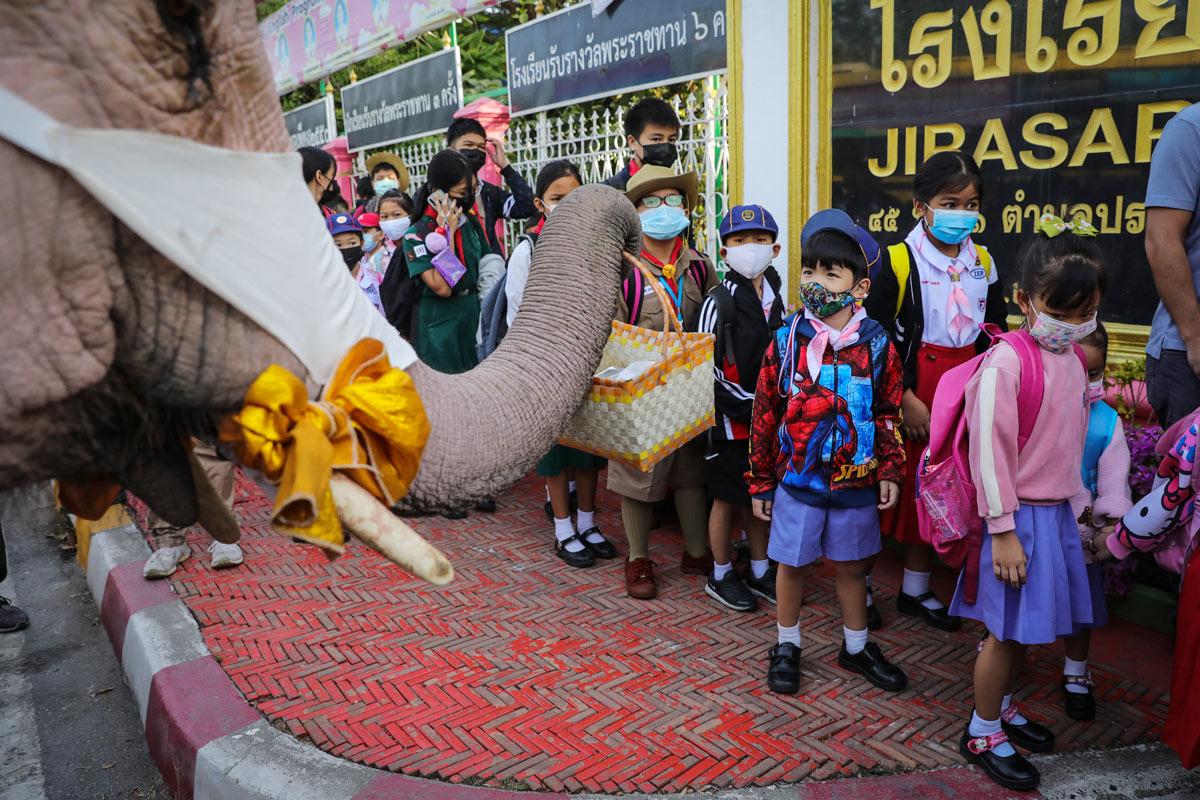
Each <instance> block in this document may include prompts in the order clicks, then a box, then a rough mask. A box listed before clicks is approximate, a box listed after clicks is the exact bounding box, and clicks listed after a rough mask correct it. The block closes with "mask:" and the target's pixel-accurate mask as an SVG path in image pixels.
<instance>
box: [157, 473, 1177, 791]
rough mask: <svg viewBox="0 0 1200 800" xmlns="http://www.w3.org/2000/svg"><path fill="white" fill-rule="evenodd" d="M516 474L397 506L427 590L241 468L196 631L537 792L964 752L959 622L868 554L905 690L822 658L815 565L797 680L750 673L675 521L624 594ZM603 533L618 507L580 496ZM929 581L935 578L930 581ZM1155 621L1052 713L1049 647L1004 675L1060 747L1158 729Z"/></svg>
mask: <svg viewBox="0 0 1200 800" xmlns="http://www.w3.org/2000/svg"><path fill="white" fill-rule="evenodd" d="M543 497H544V495H543V492H542V488H541V484H540V483H539V481H538V480H537V479H536V478H533V477H530V478H527V479H526V480H524V481H522V482H521V483H519V484H518V485H517V486H515V487H514V488H513V489H512V490H510V491H509V492H507V493H505V494H504V495H503V496H502V497H501V498H500V501H499V505H500V508H499V511H498V513H496V514H495V515H478V514H473V515H472V516H471V517H470V518H469V519H467V520H464V521H460V522H450V521H446V520H443V519H440V518H435V519H428V520H425V519H422V520H416V527H417V528H418V529H420V530H421V532H422V533H423V534H424V535H426V536H427V537H428V538H429V539H430V540H431V541H432V542H434V543H435V544H437V546H438V547H440V548H442V550H443V551H444V552H445V553H446V554H447V555H448V556H449V557H450V559H451V560H452V561H453V562H454V565H455V569H456V571H457V577H456V579H455V580H454V582H453V583H452V584H451V585H450V586H448V587H445V588H441V589H439V588H434V587H431V586H429V585H427V584H424V583H421V582H419V581H416V580H414V579H412V578H411V577H409V576H408V575H407V574H406V573H404V572H402V571H400V570H399V569H398V568H396V567H394V566H392V565H390V564H387V563H386V562H384V561H382V559H380V558H379V557H378V556H376V555H375V554H373V553H371V552H369V551H367V550H366V549H365V548H363V547H361V546H357V545H356V546H351V548H350V549H349V552H348V553H347V555H346V556H345V557H343V558H342V559H340V560H338V561H337V562H334V563H332V564H330V563H329V562H327V561H326V560H325V558H324V557H323V556H321V555H320V554H318V553H317V552H316V551H315V550H313V549H310V548H305V547H303V546H301V545H296V544H293V543H292V542H291V541H289V540H288V539H285V538H283V537H280V536H278V535H276V534H274V533H272V532H271V531H270V530H269V529H268V526H267V522H266V520H267V517H268V514H269V506H268V504H267V501H266V499H265V498H264V497H263V496H262V495H261V494H260V493H259V492H258V490H257V489H256V488H254V487H253V486H252V485H250V484H248V483H246V482H239V488H238V498H239V502H238V504H237V513H238V516H239V517H240V518H241V520H242V522H243V525H244V528H245V536H244V538H243V542H242V545H243V548H244V549H245V551H246V563H245V565H244V566H242V567H241V568H239V569H233V570H226V571H220V572H214V571H213V570H212V569H211V568H210V567H209V565H208V558H207V553H204V552H203V551H204V548H205V547H206V546H207V544H208V539H207V537H206V536H205V535H204V534H203V533H202V532H199V531H193V532H192V533H191V535H190V536H189V542H190V543H191V546H192V548H193V549H194V550H195V551H196V556H198V557H194V558H192V559H191V560H189V561H188V562H187V563H186V564H184V565H183V566H182V567H181V568H180V570H179V572H177V573H176V575H175V577H174V578H173V581H174V583H175V586H176V588H177V590H178V591H179V593H180V594H181V595H182V596H183V598H184V600H185V602H186V603H187V605H188V606H189V607H190V608H191V609H192V611H193V613H194V614H195V615H196V617H197V619H198V620H199V622H200V626H201V630H202V632H203V635H204V638H205V641H206V642H207V643H208V646H209V648H210V649H211V650H212V652H213V654H214V655H215V657H216V658H217V660H218V661H220V662H221V664H222V665H223V666H224V668H225V669H226V670H227V671H228V672H229V675H230V676H231V677H232V679H233V681H234V682H235V683H236V685H237V686H238V688H239V689H240V690H241V691H242V692H243V693H245V695H246V697H247V698H248V699H249V700H250V702H251V703H253V704H254V705H255V706H256V707H257V708H258V710H259V711H261V712H262V713H263V714H265V715H266V716H267V717H268V718H269V719H270V720H271V721H272V723H273V724H274V725H275V726H276V727H278V728H280V729H283V730H287V731H290V732H291V733H292V734H294V735H295V736H297V737H300V738H301V739H304V740H308V741H311V742H312V743H313V744H315V745H317V746H318V747H320V748H322V749H324V750H326V751H328V752H329V753H332V754H334V755H337V756H340V757H343V758H346V759H349V760H352V761H357V762H360V763H363V764H368V765H370V766H374V767H380V768H383V769H389V770H394V771H398V772H405V773H409V774H413V775H421V776H426V777H436V778H442V779H445V780H449V781H453V782H462V781H467V782H476V783H478V782H483V783H488V784H492V785H499V786H506V787H528V788H532V789H549V790H555V791H562V790H566V791H593V792H633V791H643V792H656V791H657V792H666V791H680V790H683V789H686V788H701V787H706V786H715V787H741V786H751V785H766V784H771V783H775V782H779V781H798V780H802V779H821V778H829V777H836V776H845V775H855V774H859V773H874V772H889V771H898V770H916V769H928V768H932V767H938V766H944V765H954V764H958V763H960V760H959V757H958V755H957V754H956V747H957V738H958V736H959V735H960V732H961V730H962V725H963V721H964V719H965V718H966V717H967V715H968V714H969V713H970V710H971V706H970V698H969V694H968V692H969V686H970V679H971V664H972V661H973V659H974V655H975V648H974V644H975V641H976V639H977V637H978V629H977V628H975V627H974V626H973V625H968V626H964V630H962V631H960V632H958V633H956V634H945V633H941V632H939V631H935V630H932V629H930V628H927V627H925V626H923V625H920V624H919V623H917V622H916V621H915V620H912V619H911V618H908V617H902V616H900V615H899V614H897V613H896V612H895V610H894V606H893V605H892V603H891V598H892V597H894V593H895V584H896V580H895V578H896V573H897V571H898V567H897V565H896V564H895V563H894V560H893V559H890V558H888V557H887V556H886V555H885V557H884V558H882V559H881V565H880V569H878V570H877V576H876V584H877V587H878V588H877V596H879V597H881V598H883V602H882V606H883V609H884V612H885V617H886V619H887V626H886V627H885V628H884V630H882V631H880V632H879V633H878V634H875V638H876V639H877V640H878V641H879V642H880V644H881V645H882V647H883V648H884V650H885V652H887V653H888V655H889V656H890V657H892V658H893V659H894V660H895V661H897V662H898V663H900V664H901V665H903V666H904V667H905V669H906V670H907V671H908V673H909V676H910V684H909V688H908V689H907V690H905V691H904V692H902V693H901V694H900V695H899V696H891V695H888V694H885V693H883V692H881V691H879V690H877V689H874V688H873V687H871V686H869V685H868V684H867V683H865V681H863V680H861V679H860V678H857V677H855V676H851V675H849V674H847V673H845V672H843V671H842V670H840V669H839V668H838V667H837V666H836V664H835V660H836V654H837V649H838V646H839V644H840V634H841V628H840V620H839V619H838V617H837V614H836V598H835V595H834V592H833V580H832V576H831V574H830V573H829V571H828V570H825V569H821V570H818V574H817V575H816V576H815V577H814V579H813V580H812V582H811V585H810V587H809V588H808V591H807V594H806V598H805V601H806V602H805V607H804V613H803V616H802V619H801V625H802V629H803V631H804V637H805V646H804V659H805V660H804V669H805V679H804V683H803V685H802V687H801V688H802V693H801V694H799V695H797V696H795V697H782V696H778V695H773V694H771V693H770V692H769V691H767V689H766V686H765V681H764V673H765V667H766V665H765V652H766V649H767V648H768V647H769V646H770V645H771V644H773V642H774V618H773V616H772V615H771V613H770V611H765V610H764V611H759V612H757V613H754V614H747V615H738V614H734V613H732V612H727V611H725V610H723V609H721V608H719V607H717V606H716V605H715V604H714V603H713V602H712V601H711V600H709V599H708V598H707V597H705V596H704V594H703V590H702V585H703V578H699V577H687V576H683V575H681V574H680V573H679V570H678V564H679V557H680V553H681V547H680V541H679V536H678V534H677V532H675V531H674V530H671V529H669V530H667V531H659V532H656V533H655V534H654V535H653V536H652V545H651V550H652V556H653V558H654V560H655V562H656V563H657V565H658V573H657V574H658V576H659V592H660V593H659V598H658V600H656V601H652V602H639V601H635V600H630V599H629V598H627V597H625V596H624V591H623V585H622V577H621V561H619V560H617V561H610V562H600V563H599V564H598V565H597V566H596V567H593V568H591V569H586V570H576V569H571V568H570V567H567V566H566V565H564V564H563V563H562V562H561V561H559V560H558V559H557V558H556V557H555V556H554V555H553V553H552V549H551V544H550V543H551V541H552V534H551V531H550V527H549V525H548V524H547V522H546V518H545V516H544V514H543V511H542V502H543ZM599 519H600V521H601V523H602V524H603V526H604V527H605V529H606V530H608V531H610V532H611V533H612V534H614V535H613V536H612V537H611V538H612V539H613V541H614V542H617V543H618V546H622V545H623V542H621V539H622V537H621V535H620V515H619V513H618V512H617V510H616V505H615V503H614V502H613V498H612V497H611V496H610V495H604V496H603V497H602V502H601V514H600V517H599ZM944 588H945V587H944V586H943V589H944ZM1169 648H1170V641H1169V639H1168V638H1167V637H1164V636H1161V635H1159V634H1156V633H1153V632H1151V631H1147V630H1144V629H1141V628H1136V627H1135V626H1132V625H1128V624H1126V623H1121V622H1116V623H1114V624H1113V625H1112V626H1111V627H1110V628H1109V629H1108V630H1105V631H1103V632H1101V633H1100V634H1098V636H1097V643H1096V646H1095V647H1094V650H1095V653H1096V655H1097V656H1098V658H1096V659H1094V660H1093V667H1092V668H1093V671H1094V673H1095V677H1096V679H1097V681H1098V684H1099V688H1098V696H1099V699H1100V714H1099V718H1098V719H1097V720H1096V721H1095V722H1092V723H1090V724H1078V723H1072V722H1070V721H1069V720H1068V719H1067V718H1066V717H1065V715H1064V714H1063V713H1062V711H1061V709H1060V706H1059V700H1058V691H1059V689H1058V680H1059V668H1060V666H1061V657H1062V654H1061V649H1059V648H1050V647H1038V648H1031V650H1030V654H1029V659H1028V669H1027V672H1026V676H1027V677H1026V681H1025V684H1024V686H1023V688H1022V689H1021V691H1020V692H1019V694H1018V697H1019V698H1020V699H1021V701H1022V703H1023V705H1024V707H1025V709H1026V711H1027V712H1028V713H1030V715H1031V716H1033V717H1035V718H1037V719H1039V720H1043V721H1045V722H1047V723H1048V724H1050V725H1051V726H1052V727H1053V729H1054V731H1055V732H1056V734H1057V735H1058V737H1059V749H1060V750H1074V749H1081V748H1088V747H1106V746H1112V745H1118V744H1128V743H1133V742H1140V741H1146V740H1149V739H1153V738H1156V736H1157V732H1158V730H1159V728H1160V726H1161V724H1162V720H1163V717H1164V716H1165V713H1166V702H1167V693H1166V689H1167V683H1168V675H1169Z"/></svg>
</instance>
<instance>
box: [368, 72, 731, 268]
mask: <svg viewBox="0 0 1200 800" xmlns="http://www.w3.org/2000/svg"><path fill="white" fill-rule="evenodd" d="M696 87H697V88H695V89H694V90H693V91H691V92H690V93H688V94H687V95H684V96H678V95H676V96H675V97H673V98H671V99H670V100H669V102H671V103H672V104H673V105H674V106H675V110H676V113H678V114H679V121H680V123H681V125H682V130H681V131H680V133H679V142H678V147H679V164H678V165H677V166H676V168H677V169H680V170H682V171H688V170H694V171H695V172H696V173H697V174H698V175H699V177H700V196H701V200H700V208H698V209H696V213H695V214H694V215H693V217H692V221H693V225H694V226H695V235H696V246H697V247H698V248H699V249H700V250H701V251H702V252H705V253H707V254H708V255H709V256H710V257H711V258H712V259H713V263H716V259H717V249H718V247H719V244H718V241H717V225H718V224H719V223H720V220H721V217H722V216H723V215H724V214H725V211H726V209H727V207H728V205H727V203H728V195H727V175H728V166H729V150H728V147H727V136H726V130H727V128H726V125H727V122H728V119H729V106H728V102H727V92H726V82H725V76H723V75H722V76H719V77H717V78H712V79H706V80H703V81H700V82H698V83H697V84H696ZM629 105H630V104H629V103H618V102H616V100H615V98H614V99H613V100H607V101H598V102H594V103H589V104H588V106H587V107H586V108H584V109H583V110H573V111H570V112H567V113H559V112H554V111H550V112H542V113H540V114H536V115H533V116H529V117H521V118H518V119H515V120H513V121H512V124H511V125H510V126H509V129H508V133H507V135H506V136H505V150H506V151H507V152H508V157H509V161H511V162H512V165H513V167H514V168H515V169H516V170H517V171H518V172H520V173H521V174H522V175H523V176H524V177H525V179H526V180H527V181H529V185H530V186H533V185H534V181H535V180H536V179H537V173H538V170H539V169H541V168H542V166H543V165H545V164H546V163H548V162H550V161H554V160H556V159H561V158H565V159H568V160H570V161H572V162H574V164H575V166H577V167H578V168H579V172H580V174H582V175H583V180H584V182H585V183H594V182H598V181H602V180H604V179H605V178H608V177H610V176H612V175H614V174H616V173H617V172H618V171H620V169H621V168H622V167H623V166H624V165H625V161H626V159H627V158H628V156H629V150H628V148H627V147H626V145H625V130H624V127H623V120H624V119H625V112H626V111H627V110H628V107H629ZM444 146H445V144H444V139H442V138H441V137H428V138H425V139H417V140H414V141H411V142H406V143H404V144H402V145H400V146H399V147H398V148H396V149H398V150H399V152H400V155H401V156H402V157H403V158H404V162H405V163H406V164H407V165H408V169H409V172H410V173H411V174H412V182H413V186H414V187H415V186H417V185H419V184H420V182H421V181H423V180H424V179H425V165H427V164H428V163H429V160H430V159H431V158H432V157H433V155H434V154H435V153H437V152H438V151H439V150H441V149H442V148H443V147H444ZM389 149H391V148H389ZM523 228H524V225H522V224H520V223H518V224H514V225H508V226H507V233H506V239H507V240H508V241H507V244H508V245H509V247H510V248H511V246H512V244H513V242H514V241H515V240H516V237H517V236H518V235H520V233H521V230H522V229H523Z"/></svg>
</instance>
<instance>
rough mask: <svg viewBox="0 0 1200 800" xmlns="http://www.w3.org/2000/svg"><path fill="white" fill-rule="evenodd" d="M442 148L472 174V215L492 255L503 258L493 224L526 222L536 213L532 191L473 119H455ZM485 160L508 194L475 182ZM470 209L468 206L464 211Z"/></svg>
mask: <svg viewBox="0 0 1200 800" xmlns="http://www.w3.org/2000/svg"><path fill="white" fill-rule="evenodd" d="M446 144H447V145H448V146H449V147H450V148H451V149H452V150H457V151H458V152H459V153H461V154H462V156H463V158H465V159H467V163H468V164H470V165H471V169H473V170H474V171H475V173H476V178H477V181H476V185H477V187H478V188H477V190H476V194H475V202H474V203H473V205H474V206H475V209H476V213H477V214H478V215H479V219H480V222H482V223H483V230H484V233H485V234H486V235H487V240H488V246H489V247H490V248H491V250H492V252H493V253H499V254H501V255H503V254H504V249H503V245H502V243H501V241H500V237H499V236H498V235H496V220H499V219H529V218H530V217H532V216H533V215H534V214H536V213H537V208H535V207H534V205H533V190H532V189H530V188H529V184H528V183H526V181H525V179H524V178H523V177H521V173H519V172H517V171H516V170H515V169H513V167H512V165H511V164H509V163H508V156H507V155H506V154H505V152H504V145H502V144H501V143H500V140H499V139H496V138H488V135H487V131H485V130H484V129H483V126H482V125H480V124H479V121H478V120H474V119H468V118H463V119H456V120H454V122H452V123H450V127H449V128H447V129H446ZM488 156H491V157H492V162H493V163H494V164H495V165H496V167H497V168H498V169H499V170H500V174H501V175H502V176H503V177H504V183H505V185H506V186H508V189H509V190H508V191H505V190H504V189H501V188H500V187H499V186H496V185H495V184H492V183H488V182H487V181H485V180H481V179H478V173H479V170H481V169H483V165H484V164H486V163H487V159H488ZM470 207H471V206H470V205H468V206H467V208H466V209H464V210H467V209H469V208H470Z"/></svg>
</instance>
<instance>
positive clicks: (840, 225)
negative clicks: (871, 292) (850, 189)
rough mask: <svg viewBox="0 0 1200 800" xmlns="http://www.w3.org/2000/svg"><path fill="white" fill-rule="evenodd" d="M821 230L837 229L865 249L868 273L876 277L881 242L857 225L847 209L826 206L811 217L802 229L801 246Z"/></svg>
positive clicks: (864, 254)
mask: <svg viewBox="0 0 1200 800" xmlns="http://www.w3.org/2000/svg"><path fill="white" fill-rule="evenodd" d="M821 231H837V232H838V233H841V234H844V235H846V236H849V237H850V239H851V240H852V241H853V242H854V243H855V244H857V245H858V246H859V248H861V249H862V251H863V258H865V259H866V260H867V274H868V275H869V276H870V277H871V278H874V277H875V275H876V273H878V272H879V243H878V242H876V241H875V239H874V237H872V236H871V234H869V233H867V232H866V231H865V230H863V228H862V227H860V226H858V225H855V224H854V220H852V219H850V215H849V214H847V213H846V212H845V211H842V210H841V209H840V208H826V209H824V210H822V211H818V212H817V213H815V214H813V215H812V216H811V217H809V218H808V222H806V223H804V227H803V228H802V229H801V230H800V247H805V246H806V245H807V244H808V240H809V239H811V238H812V237H813V236H816V235H817V234H818V233H820V232H821Z"/></svg>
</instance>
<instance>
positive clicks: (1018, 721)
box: [1000, 694, 1029, 725]
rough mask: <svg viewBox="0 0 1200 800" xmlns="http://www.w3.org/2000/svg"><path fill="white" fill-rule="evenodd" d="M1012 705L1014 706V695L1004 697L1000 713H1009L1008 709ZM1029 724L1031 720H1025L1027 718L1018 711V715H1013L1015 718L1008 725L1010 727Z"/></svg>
mask: <svg viewBox="0 0 1200 800" xmlns="http://www.w3.org/2000/svg"><path fill="white" fill-rule="evenodd" d="M1011 705H1012V695H1011V694H1006V695H1004V699H1003V700H1001V701H1000V713H1001V714H1002V715H1003V714H1004V712H1005V711H1008V707H1009V706H1011ZM1027 722H1029V720H1027V719H1025V717H1024V716H1023V715H1022V714H1021V712H1020V711H1018V712H1017V713H1015V714H1013V718H1012V719H1010V720H1009V721H1008V724H1009V725H1024V724H1025V723H1027Z"/></svg>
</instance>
